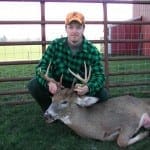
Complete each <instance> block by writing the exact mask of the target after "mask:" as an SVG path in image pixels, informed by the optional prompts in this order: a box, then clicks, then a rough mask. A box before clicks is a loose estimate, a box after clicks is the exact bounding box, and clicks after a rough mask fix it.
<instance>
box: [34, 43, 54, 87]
mask: <svg viewBox="0 0 150 150" xmlns="http://www.w3.org/2000/svg"><path fill="white" fill-rule="evenodd" d="M53 47H54V46H53V44H50V45H49V46H48V47H47V49H46V50H45V52H44V53H43V56H42V58H41V60H40V62H39V64H38V65H37V66H36V68H35V72H36V78H37V80H38V82H39V83H40V84H41V85H42V86H44V87H45V88H47V81H46V80H45V79H44V77H43V75H44V74H45V73H46V70H47V67H48V65H49V63H50V62H52V59H53V55H52V54H53V49H54V48H53ZM51 74H52V73H51V71H50V70H49V72H48V76H49V77H51Z"/></svg>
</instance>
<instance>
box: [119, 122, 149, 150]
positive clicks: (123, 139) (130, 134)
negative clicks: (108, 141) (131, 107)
mask: <svg viewBox="0 0 150 150" xmlns="http://www.w3.org/2000/svg"><path fill="white" fill-rule="evenodd" d="M132 125H133V124H129V125H128V126H127V127H126V128H124V129H123V130H122V131H121V132H120V134H119V136H118V138H117V143H118V145H119V146H120V147H126V146H129V145H131V144H134V143H136V142H138V141H140V140H142V139H144V138H145V137H147V136H149V133H150V131H144V132H140V133H138V134H137V135H136V136H134V135H135V133H137V129H136V130H135V128H134V127H133V126H132Z"/></svg>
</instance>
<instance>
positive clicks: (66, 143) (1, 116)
mask: <svg viewBox="0 0 150 150" xmlns="http://www.w3.org/2000/svg"><path fill="white" fill-rule="evenodd" d="M0 48H1V47H0ZM9 48H10V47H9ZM31 49H32V50H31ZM3 50H4V51H2V50H1V49H0V60H2V59H5V60H16V58H17V60H19V59H24V60H26V59H27V60H29V59H32V58H34V59H38V58H40V55H41V54H38V55H37V51H38V50H40V48H39V47H38V46H37V47H36V46H33V47H26V46H25V47H24V48H23V47H19V46H18V47H17V49H16V47H15V48H14V50H15V53H16V54H15V55H16V56H15V57H14V54H13V53H12V49H8V47H3ZM30 50H31V52H30ZM4 52H5V55H4ZM6 52H7V53H6ZM10 52H11V53H10ZM28 52H30V53H28ZM2 53H3V54H2ZM9 53H10V54H9ZM21 53H22V55H21ZM24 53H25V54H24ZM27 53H28V54H29V55H27ZM7 56H8V57H7ZM149 66H150V60H142V61H123V62H121V61H118V62H109V67H110V68H109V69H110V71H111V72H126V71H137V70H143V71H144V70H149ZM34 68H35V65H11V66H0V78H4V77H5V78H17V77H32V76H34V75H35V70H34ZM109 79H110V82H111V83H123V82H139V81H149V80H150V75H149V74H146V75H127V76H116V77H110V78H109ZM27 82H28V81H17V82H1V83H0V91H1V92H2V91H16V90H22V89H26V85H27ZM149 88H150V86H135V87H119V88H112V89H111V91H110V92H111V93H115V95H122V94H123V93H125V92H128V91H130V92H133V93H137V92H141V91H144V90H149ZM142 96H143V97H145V96H146V95H142ZM28 99H31V96H30V95H21V94H20V95H18V94H17V95H9V96H1V97H0V102H2V101H15V100H19V101H20V100H28ZM149 147H150V142H149V138H147V139H145V140H143V141H141V142H139V143H137V144H135V145H133V146H130V147H129V148H128V150H148V149H149ZM70 149H72V150H120V148H118V146H117V144H116V143H115V142H101V141H97V140H92V139H85V138H81V137H79V136H77V135H76V134H75V133H74V132H73V131H72V130H70V129H69V128H68V127H66V126H65V125H64V124H62V123H60V122H55V123H53V124H51V125H48V124H46V123H45V121H44V119H43V116H42V112H41V110H40V108H39V107H38V105H37V104H36V103H31V104H27V105H21V106H13V107H12V106H6V105H3V106H0V150H70Z"/></svg>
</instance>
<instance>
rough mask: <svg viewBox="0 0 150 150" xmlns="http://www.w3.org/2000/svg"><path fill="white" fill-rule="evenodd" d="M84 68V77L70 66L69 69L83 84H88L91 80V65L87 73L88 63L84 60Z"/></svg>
mask: <svg viewBox="0 0 150 150" xmlns="http://www.w3.org/2000/svg"><path fill="white" fill-rule="evenodd" d="M84 69H85V76H84V78H82V77H81V76H80V75H79V74H75V73H74V72H73V71H72V70H71V69H70V68H69V69H68V70H69V72H70V73H71V74H72V75H73V76H74V77H76V78H77V79H78V80H80V81H81V82H82V83H83V84H87V82H88V81H89V79H90V77H91V66H90V67H89V73H87V66H86V63H85V62H84Z"/></svg>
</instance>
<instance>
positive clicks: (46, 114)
mask: <svg viewBox="0 0 150 150" xmlns="http://www.w3.org/2000/svg"><path fill="white" fill-rule="evenodd" d="M44 117H45V118H49V117H52V116H51V115H50V114H49V113H48V111H45V113H44Z"/></svg>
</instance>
